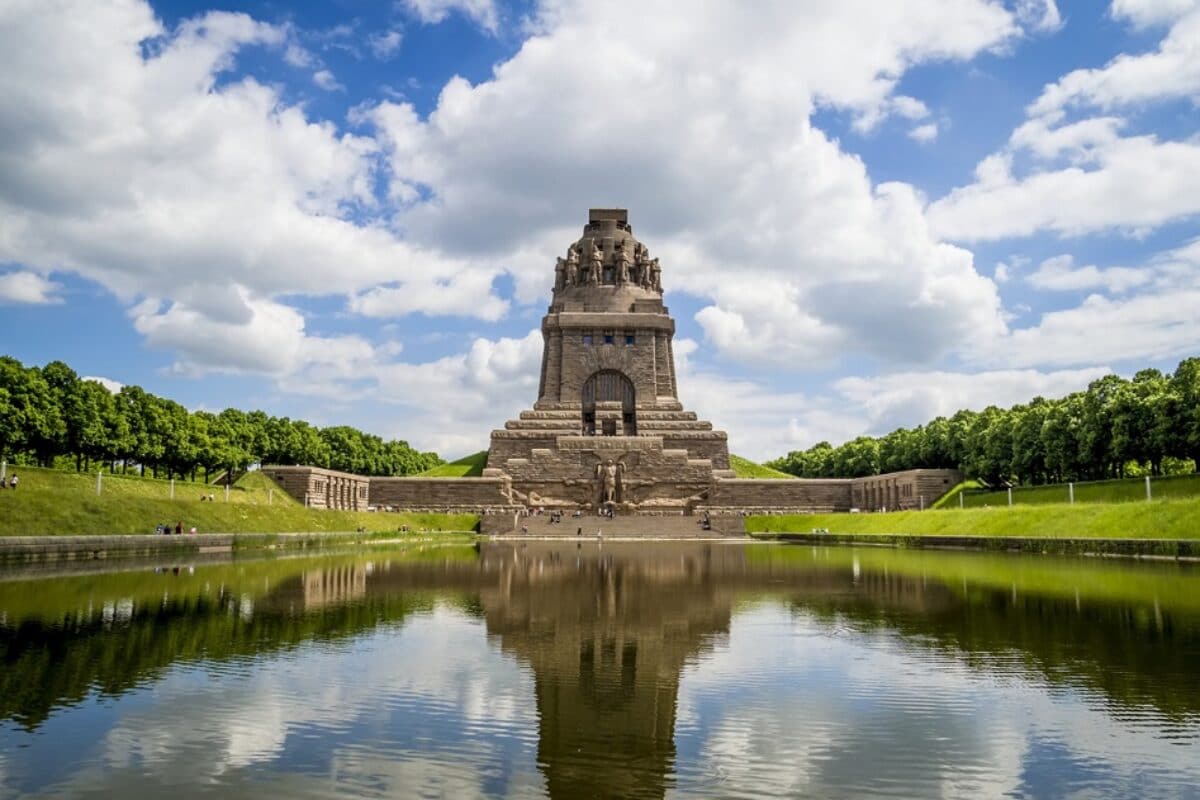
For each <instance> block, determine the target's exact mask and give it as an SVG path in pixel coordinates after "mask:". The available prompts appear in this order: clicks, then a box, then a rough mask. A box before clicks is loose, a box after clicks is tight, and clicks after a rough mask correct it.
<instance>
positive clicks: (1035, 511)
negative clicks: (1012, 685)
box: [746, 498, 1200, 539]
mask: <svg viewBox="0 0 1200 800" xmlns="http://www.w3.org/2000/svg"><path fill="white" fill-rule="evenodd" d="M814 528H825V529H828V530H829V532H830V533H843V534H855V533H878V534H901V535H915V536H938V535H942V536H1033V537H1046V538H1108V539H1200V498H1191V499H1186V500H1155V501H1153V502H1145V501H1144V500H1143V501H1142V502H1141V503H1107V504H1104V503H1076V504H1074V505H1068V504H1066V503H1058V504H1053V505H1051V504H1040V505H1025V506H1013V507H1012V508H1008V507H1007V506H994V507H992V508H967V509H962V510H960V509H958V508H953V507H952V508H948V509H944V510H939V511H899V512H893V513H889V514H789V515H781V516H756V517H750V518H748V519H747V520H746V530H747V531H748V532H751V533H763V532H768V531H770V532H775V533H780V532H796V533H809V532H811V531H812V530H813V529H814Z"/></svg>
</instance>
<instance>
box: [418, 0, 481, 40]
mask: <svg viewBox="0 0 1200 800" xmlns="http://www.w3.org/2000/svg"><path fill="white" fill-rule="evenodd" d="M404 5H405V6H407V7H408V9H409V10H410V11H411V12H413V14H415V15H416V17H417V19H419V20H421V21H422V22H425V23H430V24H437V23H439V22H441V21H442V20H444V19H446V17H448V16H449V15H450V14H451V13H459V14H462V15H463V16H464V17H466V18H467V19H469V20H471V21H472V22H474V23H475V24H476V25H478V26H479V27H481V28H483V29H484V30H486V31H489V32H491V33H495V32H496V30H497V29H498V28H499V26H500V15H499V13H498V11H497V9H496V3H495V0H404Z"/></svg>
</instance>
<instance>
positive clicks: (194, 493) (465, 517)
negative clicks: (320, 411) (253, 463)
mask: <svg viewBox="0 0 1200 800" xmlns="http://www.w3.org/2000/svg"><path fill="white" fill-rule="evenodd" d="M13 472H15V473H17V475H19V476H20V479H21V480H20V488H19V489H17V490H16V491H15V492H14V491H12V490H10V489H5V490H3V491H0V536H31V535H53V534H70V535H79V534H93V533H94V534H112V533H151V534H152V533H154V526H155V525H156V524H158V523H160V522H161V523H164V524H170V525H172V526H173V525H175V523H176V522H183V525H184V528H185V529H190V528H192V527H193V526H194V527H195V528H196V530H197V531H198V532H199V533H274V532H305V533H322V532H334V531H355V530H358V529H359V528H363V529H365V530H366V531H368V532H388V531H396V530H398V529H399V528H400V526H402V525H407V526H408V528H409V530H410V531H414V532H415V531H470V530H473V529H474V527H475V525H476V523H477V521H478V520H477V518H476V517H475V516H474V515H471V514H416V513H413V514H408V513H399V514H391V513H368V512H361V511H360V512H354V511H320V510H315V509H309V508H304V507H303V506H302V505H301V504H300V503H298V502H297V501H296V500H294V499H293V498H292V497H290V496H289V495H288V494H287V493H286V492H284V491H283V490H281V489H280V488H279V487H278V486H276V485H275V484H274V483H273V482H272V481H271V480H270V479H269V478H267V477H266V476H265V475H262V474H261V473H258V472H251V473H248V474H246V475H245V476H243V477H242V479H241V480H239V481H238V482H237V483H236V484H234V486H232V487H231V488H230V491H229V502H225V487H224V486H213V485H209V484H201V483H188V482H185V481H176V483H175V499H173V500H172V499H171V498H170V494H171V487H170V483H169V482H168V481H163V480H153V479H151V478H139V477H118V476H115V475H105V476H104V479H103V484H102V491H101V494H100V495H99V496H97V495H96V476H95V474H90V475H89V474H80V473H74V472H59V471H56V470H47V469H38V468H35V467H16V468H12V467H10V475H11V473H13ZM210 493H211V494H212V495H213V497H214V501H213V502H209V501H207V500H205V501H201V500H200V497H201V495H208V494H210Z"/></svg>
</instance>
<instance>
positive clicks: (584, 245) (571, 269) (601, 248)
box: [554, 208, 662, 311]
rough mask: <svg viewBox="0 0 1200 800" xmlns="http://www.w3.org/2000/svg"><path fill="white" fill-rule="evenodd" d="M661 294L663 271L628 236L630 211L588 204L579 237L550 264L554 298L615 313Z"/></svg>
mask: <svg viewBox="0 0 1200 800" xmlns="http://www.w3.org/2000/svg"><path fill="white" fill-rule="evenodd" d="M661 298H662V270H661V268H660V267H659V264H658V259H657V258H651V257H650V249H649V248H648V247H646V246H645V245H644V244H642V243H641V242H639V241H638V240H637V238H635V237H634V235H633V228H632V227H631V226H630V224H629V211H628V210H627V209H624V208H593V209H590V210H589V211H588V222H587V224H586V225H584V226H583V235H582V236H581V237H580V238H579V240H578V241H576V242H574V243H573V244H571V246H570V247H568V248H567V255H566V258H559V259H558V261H557V264H556V265H555V268H554V301H555V304H556V305H559V304H561V303H564V302H572V303H583V304H584V305H587V306H591V307H595V308H597V309H599V308H600V307H601V306H603V307H604V308H605V309H606V310H612V311H619V310H628V309H630V308H632V305H633V303H634V302H635V301H638V300H646V299H661Z"/></svg>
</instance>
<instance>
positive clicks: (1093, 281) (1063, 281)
mask: <svg viewBox="0 0 1200 800" xmlns="http://www.w3.org/2000/svg"><path fill="white" fill-rule="evenodd" d="M1153 278H1154V274H1153V272H1152V270H1150V269H1134V268H1131V267H1108V268H1106V269H1101V268H1099V267H1096V266H1092V265H1087V266H1076V265H1075V259H1074V258H1073V257H1072V256H1070V255H1061V256H1054V257H1053V258H1048V259H1046V260H1045V261H1043V262H1042V263H1041V264H1040V265H1039V266H1038V268H1037V270H1036V271H1034V272H1032V273H1030V275H1029V276H1028V277H1027V278H1026V281H1028V282H1029V284H1030V285H1032V286H1034V287H1036V288H1038V289H1048V290H1050V291H1057V292H1072V291H1080V290H1083V289H1105V290H1107V291H1109V292H1114V293H1118V294H1119V293H1122V292H1127V291H1129V290H1130V289H1133V288H1136V287H1138V286H1144V285H1145V284H1147V283H1150V282H1151V281H1152V280H1153Z"/></svg>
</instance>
